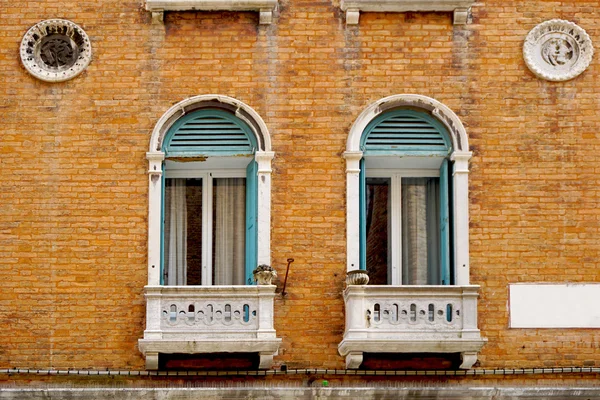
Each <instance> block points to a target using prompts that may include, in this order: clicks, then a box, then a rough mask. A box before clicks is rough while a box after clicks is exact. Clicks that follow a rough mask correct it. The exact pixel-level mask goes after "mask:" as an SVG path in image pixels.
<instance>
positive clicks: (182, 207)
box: [164, 179, 187, 285]
mask: <svg viewBox="0 0 600 400" xmlns="http://www.w3.org/2000/svg"><path fill="white" fill-rule="evenodd" d="M169 181H170V182H169V184H167V185H166V187H165V228H164V230H165V232H164V234H165V240H164V246H165V248H164V251H165V265H164V268H165V284H166V285H187V201H186V182H185V179H170V180H169Z"/></svg>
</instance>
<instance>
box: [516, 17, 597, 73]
mask: <svg viewBox="0 0 600 400" xmlns="http://www.w3.org/2000/svg"><path fill="white" fill-rule="evenodd" d="M593 54H594V48H593V47H592V42H591V40H590V37H589V36H588V35H587V33H586V32H585V31H584V30H583V29H581V28H580V27H578V26H577V25H575V24H574V23H572V22H569V21H563V20H559V19H553V20H550V21H546V22H543V23H541V24H539V25H538V26H536V27H535V28H533V29H532V30H531V32H529V34H528V35H527V38H526V39H525V45H524V46H523V56H524V57H525V63H526V64H527V66H528V67H529V69H530V70H531V71H532V72H533V73H534V74H535V75H536V76H538V77H540V78H542V79H546V80H549V81H566V80H569V79H572V78H575V77H576V76H578V75H579V74H581V73H582V72H583V71H584V70H585V69H586V68H587V67H588V66H589V64H590V62H591V60H592V55H593Z"/></svg>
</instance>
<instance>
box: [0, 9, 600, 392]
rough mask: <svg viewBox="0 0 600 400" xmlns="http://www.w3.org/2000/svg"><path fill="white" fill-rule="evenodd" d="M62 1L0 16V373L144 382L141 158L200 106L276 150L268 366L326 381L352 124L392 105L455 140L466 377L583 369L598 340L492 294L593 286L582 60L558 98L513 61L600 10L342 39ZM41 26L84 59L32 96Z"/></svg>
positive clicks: (313, 13)
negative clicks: (464, 234) (468, 332)
mask: <svg viewBox="0 0 600 400" xmlns="http://www.w3.org/2000/svg"><path fill="white" fill-rule="evenodd" d="M59 4H60V5H59V6H58V5H57V3H55V4H46V3H45V2H29V3H24V4H20V5H19V6H18V7H17V6H14V5H13V4H9V3H8V2H6V1H3V2H0V15H1V16H2V20H3V21H4V23H3V28H2V31H1V32H0V74H1V79H2V81H3V84H2V85H0V112H1V115H2V125H1V126H2V127H1V133H2V135H1V136H2V140H1V141H0V165H1V168H0V174H1V176H2V184H1V185H0V199H1V200H2V201H1V203H0V210H1V212H0V259H1V260H2V261H1V264H2V268H0V282H1V283H0V287H1V290H0V321H1V326H3V327H4V332H5V336H4V338H3V340H2V341H1V342H0V368H9V367H15V368H56V369H67V368H72V369H116V370H121V369H124V370H127V369H134V370H139V369H143V366H144V362H143V358H142V356H141V354H140V353H139V351H138V350H137V340H138V338H140V337H141V336H142V334H143V330H144V323H145V308H144V298H143V295H142V288H143V286H144V284H145V283H146V281H147V267H146V258H147V248H146V246H147V245H146V243H147V207H148V200H147V191H148V183H147V182H148V177H147V173H146V170H147V161H146V160H145V152H146V151H147V148H148V143H149V140H150V133H151V131H152V128H153V126H154V124H155V123H156V122H157V120H158V119H159V118H160V117H161V116H162V114H163V113H164V112H165V111H166V110H167V109H168V108H169V107H170V106H171V105H173V104H175V103H177V102H179V101H181V100H183V99H185V98H187V97H190V96H194V95H198V94H209V93H214V94H223V95H228V96H231V97H234V98H236V99H239V100H241V101H243V102H245V103H246V104H248V105H250V106H251V107H253V108H254V109H255V110H256V111H257V112H258V113H259V114H260V115H261V116H262V118H263V119H264V120H265V122H266V124H267V126H268V128H269V131H270V133H271V136H272V141H273V150H274V151H275V152H276V157H275V159H274V161H273V175H272V177H273V192H272V260H273V265H274V266H275V267H276V268H277V269H278V271H279V275H280V278H279V285H280V286H281V284H282V282H283V276H284V272H285V265H286V259H287V258H289V257H293V258H294V259H295V262H294V263H293V264H292V266H291V269H290V274H289V277H288V282H287V288H286V291H287V292H288V294H287V296H285V297H284V298H281V296H278V297H277V299H276V303H275V329H276V330H277V335H278V337H281V338H282V339H283V343H282V346H281V349H280V354H279V356H277V357H276V358H275V362H276V365H277V366H279V365H281V364H286V365H287V366H288V367H289V368H330V369H334V368H337V369H342V368H343V367H344V360H343V358H342V357H340V356H339V355H338V353H337V345H338V343H339V342H340V340H341V338H342V335H343V330H344V308H343V300H342V297H341V292H342V290H343V285H344V274H345V268H346V266H345V254H346V238H345V229H346V228H345V161H344V160H343V159H342V158H341V154H342V152H343V151H344V148H345V141H346V138H347V135H348V131H349V129H350V126H351V125H352V123H353V122H354V120H355V119H356V117H357V116H358V115H359V114H360V112H361V111H362V110H363V109H364V108H365V107H367V106H368V105H369V104H371V103H372V102H374V101H376V100H378V99H380V98H383V97H385V96H389V95H392V94H399V93H415V94H421V95H425V96H430V97H433V98H435V99H436V100H439V101H440V102H442V103H444V104H446V105H448V106H449V107H450V108H451V109H452V110H453V111H454V112H455V113H456V114H457V115H458V116H459V117H460V118H461V120H462V122H463V123H464V125H465V127H466V129H467V132H468V134H469V140H470V145H471V150H472V151H473V152H474V157H473V158H472V160H471V162H470V168H471V173H470V219H471V230H470V235H471V236H470V237H471V251H470V255H471V282H472V283H475V284H479V285H481V287H482V290H481V293H480V300H479V328H480V329H481V331H482V336H483V337H487V338H488V340H489V341H488V343H487V345H485V346H484V348H483V350H482V352H481V353H480V355H479V360H480V361H479V365H480V366H481V367H484V368H532V367H560V366H596V367H598V366H600V351H598V347H599V346H600V333H599V332H598V330H594V329H563V330H559V329H544V330H541V329H528V330H523V329H509V328H508V311H507V301H508V284H510V283H517V282H556V283H564V282H588V283H589V282H600V272H599V271H600V268H599V267H600V265H599V261H598V260H600V242H599V240H600V239H598V238H599V237H600V211H599V208H598V202H599V199H600V190H599V189H598V187H600V179H599V178H598V176H599V172H600V161H599V160H600V159H599V158H598V152H599V151H600V133H598V132H600V112H599V111H600V109H599V107H600V106H599V104H598V101H597V94H598V92H600V80H599V79H598V78H597V77H598V76H600V75H599V74H598V66H597V65H598V64H597V57H595V58H594V60H593V61H592V64H591V65H590V67H589V69H588V70H587V71H586V72H584V73H583V74H582V75H581V76H579V77H577V78H576V79H573V80H571V81H568V82H562V83H552V82H546V81H542V80H539V79H538V78H536V77H535V76H534V75H533V74H532V73H531V72H530V71H529V70H528V69H527V67H526V66H525V63H524V61H523V58H522V45H523V40H524V38H525V36H526V35H527V33H528V32H529V30H530V29H532V28H533V27H534V26H535V25H537V24H538V23H540V22H543V21H545V20H549V19H553V18H562V19H567V20H570V21H573V22H575V23H577V24H578V25H579V26H581V27H582V28H584V29H585V30H586V31H587V32H588V34H589V35H590V36H591V38H592V41H593V42H594V43H600V28H599V27H600V12H599V10H600V1H576V2H559V1H526V2H525V1H510V0H504V1H497V0H489V1H481V2H477V3H476V4H475V6H474V7H473V9H472V13H473V16H472V17H473V20H472V22H471V23H470V24H469V25H467V26H464V27H462V26H453V25H452V19H451V15H450V13H361V18H360V24H359V25H358V26H352V27H346V26H345V21H344V15H343V13H342V12H341V11H340V9H339V4H338V3H337V2H333V3H332V2H330V1H324V0H313V1H301V0H287V1H282V2H281V4H280V10H279V16H278V17H276V18H275V19H274V23H273V24H272V25H268V26H262V25H258V15H257V14H256V13H251V12H248V13H232V12H180V13H167V14H166V15H165V24H164V26H162V25H159V24H156V23H152V21H151V16H150V14H149V13H147V12H145V11H143V10H142V9H141V8H140V4H139V2H131V1H129V2H120V1H109V0H102V1H98V2H93V3H91V2H75V1H61V2H60V3H59ZM58 17H60V18H65V19H69V20H71V21H73V22H75V23H77V24H78V25H80V26H81V27H82V28H83V29H84V30H85V31H86V32H87V34H88V35H89V37H90V39H91V42H92V47H93V52H94V54H93V60H92V63H91V64H90V66H89V67H88V69H87V70H86V71H85V72H84V73H83V74H82V75H80V76H79V77H77V78H75V79H73V80H71V81H67V82H64V83H59V84H49V83H44V82H41V81H38V80H36V79H35V78H33V77H32V76H30V75H29V74H28V73H27V72H26V71H25V68H24V67H23V66H22V65H21V64H20V60H19V54H18V48H19V43H20V40H21V38H22V36H23V34H24V33H25V32H26V31H27V29H29V28H30V27H31V26H32V25H33V24H35V23H37V22H39V21H40V20H43V19H47V18H58ZM591 306H593V305H590V307H591ZM587 378H590V379H591V378H593V376H583V377H582V378H581V379H582V380H585V379H587ZM280 379H285V378H280ZM466 379H469V378H465V380H466ZM473 379H474V378H473ZM519 379H521V380H522V381H524V382H530V383H532V384H535V382H536V379H537V378H531V377H529V378H522V377H520V378H519ZM559 379H560V378H559ZM557 382H559V383H560V382H561V381H560V380H558V381H557Z"/></svg>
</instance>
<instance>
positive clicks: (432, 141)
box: [361, 110, 450, 155]
mask: <svg viewBox="0 0 600 400" xmlns="http://www.w3.org/2000/svg"><path fill="white" fill-rule="evenodd" d="M449 148H450V142H449V139H448V135H447V133H446V129H445V127H444V126H443V125H442V124H440V123H439V122H438V121H437V120H435V119H434V118H432V117H431V116H429V115H428V114H424V113H419V112H416V111H412V110H397V111H391V112H388V113H385V114H382V115H380V116H379V117H377V118H375V119H374V120H373V121H371V123H370V124H369V125H368V126H367V128H366V129H365V133H364V134H363V137H362V142H361V149H362V150H363V151H364V153H365V155H373V154H379V155H397V154H403V155H425V154H428V155H447V154H448V151H449Z"/></svg>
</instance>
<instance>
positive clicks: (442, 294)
mask: <svg viewBox="0 0 600 400" xmlns="http://www.w3.org/2000/svg"><path fill="white" fill-rule="evenodd" d="M478 289H479V286H475V285H470V286H387V285H386V286H383V285H381V286H379V285H373V286H367V285H349V286H348V287H347V288H346V290H345V291H344V302H345V307H346V329H345V332H344V339H343V340H342V342H341V343H340V344H339V346H338V350H339V353H340V354H341V355H342V356H345V357H346V368H349V369H355V368H358V367H359V366H360V364H361V363H362V360H363V353H461V356H462V364H461V366H460V368H463V369H469V368H471V367H472V366H473V364H474V363H475V362H476V361H477V353H478V352H479V350H480V349H481V347H482V346H483V345H484V344H485V342H486V341H487V340H486V339H482V338H481V336H480V333H479V329H477V296H478V295H477V291H478Z"/></svg>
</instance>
